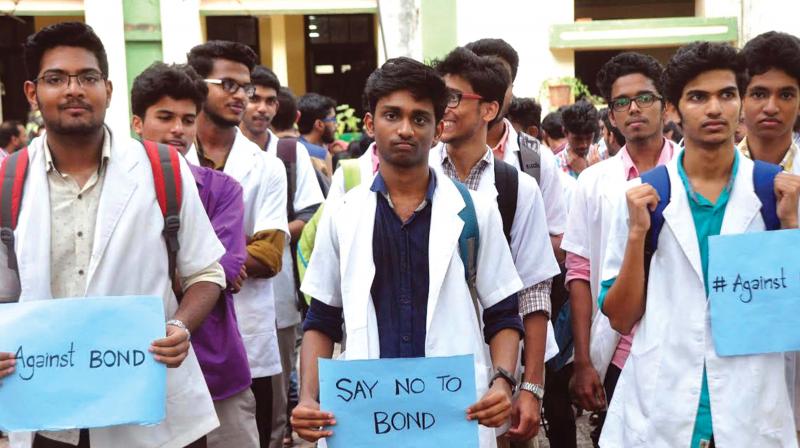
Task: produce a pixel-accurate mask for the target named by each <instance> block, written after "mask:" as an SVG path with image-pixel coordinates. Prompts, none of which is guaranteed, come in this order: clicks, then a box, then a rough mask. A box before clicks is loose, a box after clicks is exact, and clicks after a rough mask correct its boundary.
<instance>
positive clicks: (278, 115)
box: [272, 87, 297, 131]
mask: <svg viewBox="0 0 800 448" xmlns="http://www.w3.org/2000/svg"><path fill="white" fill-rule="evenodd" d="M296 119H297V99H295V97H294V94H293V93H292V91H291V90H289V88H288V87H281V88H280V89H278V111H277V112H275V116H274V117H272V127H273V128H274V129H275V130H277V131H286V130H288V129H292V128H294V121H295V120H296Z"/></svg>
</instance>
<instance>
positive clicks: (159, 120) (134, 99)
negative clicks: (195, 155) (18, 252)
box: [131, 62, 259, 448]
mask: <svg viewBox="0 0 800 448" xmlns="http://www.w3.org/2000/svg"><path fill="white" fill-rule="evenodd" d="M207 90H208V87H207V86H206V85H205V83H204V82H203V80H202V78H200V76H199V75H197V73H196V72H195V71H194V70H193V69H192V68H191V67H189V66H186V65H166V64H163V63H161V62H156V63H154V64H153V65H151V66H150V67H148V68H147V69H146V70H145V71H144V72H142V73H141V74H140V75H139V76H138V77H136V79H135V80H134V82H133V89H132V91H131V105H132V110H133V128H134V131H135V132H136V133H137V134H138V135H139V136H140V137H141V138H143V139H145V140H152V141H156V142H160V143H166V144H169V145H172V146H174V147H176V148H177V149H178V150H179V151H180V152H181V153H185V152H186V151H187V150H188V148H189V146H190V145H191V144H192V142H193V141H194V137H195V133H196V125H195V120H196V117H197V114H198V113H199V112H200V109H201V108H202V105H203V101H204V100H205V98H206V94H207ZM190 168H191V170H192V174H193V175H194V178H195V182H196V184H197V190H198V193H199V194H200V200H201V202H202V203H203V207H204V208H205V210H206V213H208V217H209V219H210V220H211V225H212V226H213V228H214V231H215V232H216V234H217V237H218V238H219V240H220V241H221V242H222V244H223V246H225V250H226V253H225V255H224V256H223V257H222V259H221V260H220V264H221V265H222V267H223V268H224V270H225V277H226V278H227V280H228V287H227V288H225V290H223V291H222V297H221V298H220V300H219V301H217V305H216V307H215V308H214V309H213V310H212V311H211V313H210V314H209V315H208V317H207V318H206V320H205V321H204V322H203V325H201V326H200V328H199V329H198V330H197V331H195V333H194V334H193V335H192V336H193V337H192V345H193V346H194V349H195V352H196V354H197V359H198V360H199V362H200V367H201V369H202V371H203V375H204V376H205V379H206V383H207V384H208V389H209V391H210V392H211V397H212V398H213V399H214V406H215V408H216V411H217V416H218V418H219V421H220V427H219V428H217V429H215V430H214V431H213V432H211V433H210V434H208V436H207V443H208V446H209V447H223V446H225V447H232V446H235V447H246V448H257V447H258V446H259V438H258V430H257V427H256V420H255V411H256V402H255V397H254V396H253V392H252V391H251V390H250V384H251V382H252V380H251V377H250V366H249V365H248V362H247V354H246V352H245V348H244V343H243V342H242V336H241V335H240V334H239V329H238V326H237V323H236V314H235V311H234V306H233V294H235V293H237V292H239V289H240V288H241V286H242V282H243V281H244V280H245V279H246V278H247V274H246V271H245V269H244V261H245V259H246V257H247V250H246V241H245V238H244V222H243V219H244V202H243V199H242V187H241V185H239V183H238V182H236V180H234V179H233V178H232V177H230V176H228V175H226V174H224V173H222V172H221V171H215V170H212V169H209V168H203V167H199V166H194V165H190Z"/></svg>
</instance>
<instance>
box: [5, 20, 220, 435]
mask: <svg viewBox="0 0 800 448" xmlns="http://www.w3.org/2000/svg"><path fill="white" fill-rule="evenodd" d="M25 56H26V61H27V69H28V78H27V79H29V81H26V82H25V86H24V87H25V94H26V96H27V98H28V101H29V102H30V104H31V106H32V107H36V108H38V110H40V111H41V113H42V119H43V120H44V123H45V126H46V128H47V132H46V133H45V134H44V135H42V136H41V137H39V138H37V139H35V140H34V141H33V142H31V144H30V146H29V147H28V151H29V160H30V164H29V171H28V176H27V179H26V181H25V184H24V192H25V194H24V198H23V201H22V204H21V211H20V216H19V226H18V227H17V229H16V231H15V236H16V238H15V239H16V249H15V252H16V254H17V257H18V260H19V264H18V266H19V278H20V279H21V285H20V284H19V283H18V282H17V277H16V274H15V273H14V271H12V270H11V269H9V268H8V266H7V263H6V260H8V258H7V257H8V253H7V248H6V246H5V245H0V301H3V300H9V299H10V300H14V299H15V298H17V296H18V295H19V300H20V301H22V302H26V301H34V300H51V299H58V298H62V297H86V296H96V297H102V296H119V295H130V294H136V295H153V296H160V297H162V298H163V301H164V310H165V314H166V316H167V318H168V319H170V320H169V321H168V322H167V325H166V335H167V337H166V338H165V339H160V340H158V341H155V342H154V343H153V346H152V347H151V351H152V352H153V354H154V355H155V359H156V360H157V361H160V362H163V363H164V364H166V365H167V366H168V367H171V368H170V369H168V371H167V397H166V409H167V414H166V419H165V420H164V421H163V422H162V423H161V424H159V425H156V426H136V425H125V426H113V427H108V428H97V429H89V430H68V431H58V432H39V433H36V434H33V433H13V434H11V446H12V447H14V448H23V447H25V448H27V447H31V446H33V447H35V448H41V447H46V448H52V447H69V446H75V445H77V446H79V447H89V446H91V447H92V448H110V447H118V446H125V447H142V448H144V447H149V448H156V447H176V448H178V447H183V446H191V447H204V446H205V439H204V435H205V434H207V433H208V432H210V431H211V430H213V429H214V428H215V427H216V426H217V425H218V421H217V417H216V414H215V413H214V406H213V404H212V402H211V396H210V394H209V392H208V388H207V387H206V384H205V381H204V378H203V375H202V372H201V371H200V365H199V364H198V362H197V358H196V356H195V354H194V350H193V349H192V348H191V347H190V344H189V335H190V332H191V331H193V330H195V329H197V328H198V327H199V326H200V324H201V323H202V321H203V319H204V318H205V316H206V315H207V314H208V313H209V312H210V311H211V309H212V308H213V307H214V306H215V304H216V301H217V298H218V297H219V294H220V291H221V288H222V287H224V286H225V285H226V282H225V274H224V272H223V270H222V267H221V266H220V265H219V262H218V260H219V259H220V257H221V256H222V255H223V254H224V249H223V247H222V245H221V244H220V242H219V240H218V239H217V237H216V235H215V234H214V231H213V229H212V228H211V224H210V223H209V221H208V217H207V215H206V213H205V211H204V209H203V206H202V204H201V203H200V198H199V196H198V194H197V187H196V186H195V182H194V177H193V176H192V173H191V172H190V170H189V167H188V165H186V163H185V162H183V161H181V167H180V170H181V186H182V188H183V196H182V203H181V211H180V224H181V227H180V231H179V233H178V241H179V244H180V250H179V252H178V254H177V259H176V267H177V269H176V271H177V276H178V278H180V280H181V284H182V285H183V299H182V301H181V302H180V305H179V304H178V301H177V300H176V298H175V294H174V293H173V289H172V287H171V284H172V282H171V279H170V272H169V261H168V260H169V259H168V256H167V249H166V243H165V241H164V238H163V236H162V230H163V228H164V217H163V215H162V213H161V209H160V208H159V206H158V201H157V200H156V193H155V183H154V179H153V173H152V170H151V166H150V162H149V160H148V158H147V155H146V153H145V151H144V149H143V147H142V145H141V143H139V142H137V141H134V140H131V139H130V138H129V137H128V136H112V135H111V132H110V131H109V130H108V129H107V128H106V127H105V126H104V125H103V120H104V118H105V111H106V108H107V107H108V104H109V101H110V99H111V92H112V85H111V82H110V81H108V80H107V76H108V61H107V57H106V53H105V50H104V49H103V45H102V43H101V41H100V39H99V38H98V37H97V36H96V35H95V34H94V32H93V31H92V29H91V28H90V27H89V26H87V25H85V24H83V23H75V22H68V23H60V24H57V25H52V26H50V27H46V28H44V29H42V30H41V31H40V32H38V33H37V34H34V35H33V36H31V37H30V38H29V39H28V42H27V43H26V46H25ZM8 160H9V159H6V163H8ZM109 300H111V299H109ZM3 349H8V347H0V351H3ZM9 356H13V355H11V354H9V353H0V377H2V376H5V375H7V374H9V373H10V372H11V370H9V368H8V367H9V364H10V365H11V366H12V367H11V368H12V370H13V364H14V361H13V359H12V360H10V361H9Z"/></svg>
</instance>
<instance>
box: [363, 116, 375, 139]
mask: <svg viewBox="0 0 800 448" xmlns="http://www.w3.org/2000/svg"><path fill="white" fill-rule="evenodd" d="M364 132H366V133H367V135H368V136H370V137H372V138H375V118H374V117H373V116H372V113H370V112H367V113H366V114H364Z"/></svg>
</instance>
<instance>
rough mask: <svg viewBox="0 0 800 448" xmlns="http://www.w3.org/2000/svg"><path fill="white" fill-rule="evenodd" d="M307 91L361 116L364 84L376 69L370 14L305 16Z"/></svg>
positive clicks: (373, 31)
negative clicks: (324, 97)
mask: <svg viewBox="0 0 800 448" xmlns="http://www.w3.org/2000/svg"><path fill="white" fill-rule="evenodd" d="M305 40H306V90H307V91H309V92H316V93H319V94H321V95H325V96H329V97H331V98H333V99H335V100H336V102H337V103H338V104H348V105H350V107H352V108H354V109H356V114H357V116H359V117H360V116H363V114H364V108H363V104H362V95H363V92H364V84H365V83H366V81H367V77H369V75H370V73H372V72H373V71H374V70H375V68H376V67H377V59H378V54H377V48H376V46H375V18H374V16H373V15H372V14H342V15H309V16H305Z"/></svg>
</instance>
